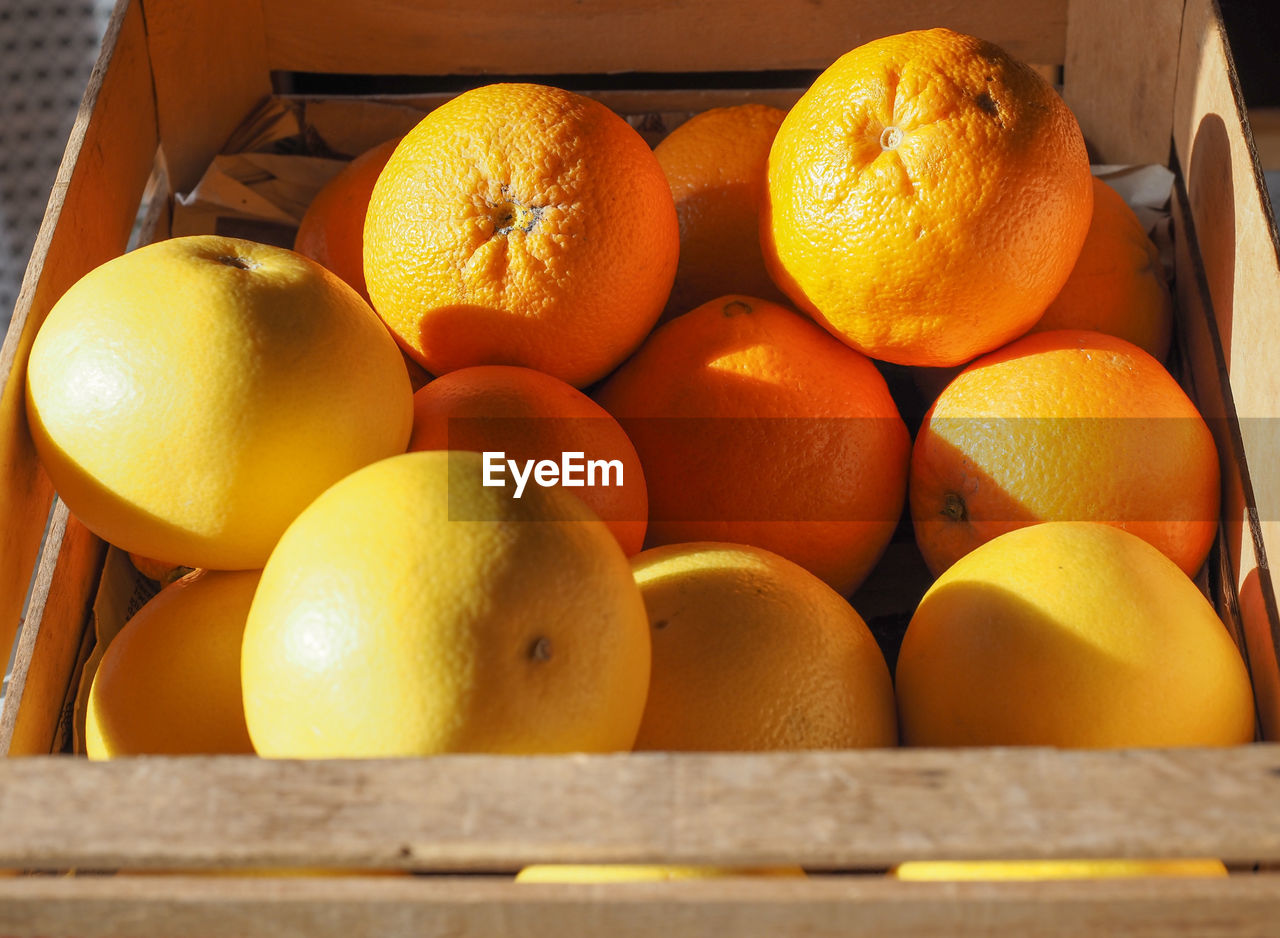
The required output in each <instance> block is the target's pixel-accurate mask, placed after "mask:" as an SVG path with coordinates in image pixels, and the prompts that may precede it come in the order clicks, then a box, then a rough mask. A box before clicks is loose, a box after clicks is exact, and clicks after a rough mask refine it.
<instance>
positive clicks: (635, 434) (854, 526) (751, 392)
mask: <svg viewBox="0 0 1280 938" xmlns="http://www.w3.org/2000/svg"><path fill="white" fill-rule="evenodd" d="M597 399H598V400H599V401H600V403H601V404H603V405H604V407H605V409H606V410H608V411H609V412H610V413H611V414H613V415H614V416H615V417H617V418H618V420H619V422H620V423H621V424H622V426H623V429H624V430H626V431H627V435H628V436H630V437H631V441H632V442H633V443H634V444H635V446H636V451H637V452H638V453H639V454H640V462H641V464H642V465H643V466H644V477H645V481H646V482H647V483H648V486H649V534H648V539H647V543H648V544H649V546H657V545H661V544H673V543H681V542H685V541H700V540H702V541H706V540H710V541H727V542H730V543H737V544H752V545H755V546H756V547H763V548H765V549H766V550H771V551H773V552H774V553H776V554H781V555H782V556H783V557H786V558H787V559H788V560H792V561H795V562H796V563H798V564H800V565H801V566H802V567H804V568H805V569H807V570H809V571H811V572H812V573H815V574H817V575H818V576H819V577H821V578H822V579H823V580H826V581H827V583H829V584H830V585H831V586H833V587H834V588H835V589H836V590H838V591H839V592H841V593H846V592H850V591H852V590H853V589H854V588H855V587H856V586H857V585H858V584H859V583H860V582H862V580H863V578H864V577H865V576H866V575H867V573H868V572H870V570H871V568H872V567H873V566H874V565H875V563H876V560H877V559H878V558H879V557H880V554H881V553H882V552H883V551H884V548H885V547H886V546H887V545H888V543H889V539H890V538H891V537H892V535H893V530H894V528H895V527H896V525H897V522H898V516H899V515H900V513H901V511H902V502H903V498H904V491H905V484H906V475H907V461H908V455H909V453H908V451H909V449H910V447H911V440H910V437H909V436H908V434H907V428H906V426H905V424H903V422H902V418H901V417H900V416H899V415H898V409H897V406H896V405H895V404H894V402H893V398H892V397H890V396H889V389H888V387H887V385H886V384H885V381H884V378H882V377H881V376H880V373H879V372H878V371H877V370H876V368H875V366H874V365H873V364H872V363H871V362H870V361H868V360H867V358H866V357H865V356H863V355H861V354H859V353H858V352H855V351H854V350H853V349H851V348H848V347H847V346H845V345H842V344H841V343H840V342H838V341H836V340H835V339H833V338H832V337H831V336H829V335H827V334H826V333H825V332H823V331H822V330H821V329H819V328H818V327H817V326H815V325H814V324H813V323H811V322H809V321H808V320H807V319H805V318H803V317H802V316H799V315H798V314H796V313H794V312H792V311H791V310H789V309H786V308H784V307H782V306H779V305H777V304H775V303H770V302H767V301H765V300H758V299H754V298H751V297H744V296H724V297H721V298H720V299H718V300H713V301H712V302H710V303H706V304H704V305H702V306H700V307H698V308H697V309H695V310H693V311H692V312H690V313H686V314H685V315H683V316H680V317H678V318H676V319H673V320H671V321H670V322H668V323H667V324H666V325H664V326H662V327H661V328H660V329H658V330H657V331H656V332H655V333H654V334H653V335H652V336H651V337H650V339H649V341H648V342H646V343H645V344H644V346H643V347H642V348H641V349H640V351H639V352H637V353H636V354H635V356H634V357H633V358H632V359H631V360H630V361H628V362H627V363H626V364H625V365H623V366H622V367H621V368H620V369H618V371H617V372H616V373H615V374H614V375H613V376H612V377H611V378H610V379H609V380H608V382H606V384H605V385H604V386H603V387H602V388H601V390H600V392H599V395H598V398H597Z"/></svg>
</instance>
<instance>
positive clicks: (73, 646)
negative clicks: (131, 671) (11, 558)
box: [0, 499, 106, 756]
mask: <svg viewBox="0 0 1280 938" xmlns="http://www.w3.org/2000/svg"><path fill="white" fill-rule="evenodd" d="M105 552H106V545H105V544H104V543H103V542H102V541H101V540H99V539H98V538H96V537H94V535H93V534H92V533H91V532H90V531H89V529H88V528H86V527H85V526H84V525H83V524H81V523H80V522H79V521H77V520H76V519H75V518H74V517H73V516H72V515H71V513H70V512H69V511H68V510H67V506H66V505H65V504H64V503H63V502H62V500H61V499H58V500H55V502H54V509H53V515H52V518H51V519H50V522H49V535H48V537H47V538H46V539H45V544H44V548H43V550H42V551H41V556H40V567H39V570H38V571H37V573H36V583H35V588H34V589H33V590H32V594H31V605H30V609H29V612H28V619H29V620H30V621H31V626H30V627H29V628H26V629H23V631H22V635H21V636H20V638H19V641H18V648H17V652H16V654H15V657H14V664H13V679H12V681H11V682H10V684H9V695H8V699H7V700H6V702H5V710H4V713H3V714H0V753H5V754H7V755H11V756H16V755H36V754H43V753H47V752H49V749H50V741H51V740H52V739H53V738H54V736H55V735H56V731H57V726H58V721H59V720H61V719H62V707H63V701H64V698H65V697H66V694H67V690H68V688H69V687H70V682H71V678H72V671H73V670H74V668H75V664H76V662H77V661H78V660H79V657H80V650H81V645H82V641H83V637H84V631H85V619H86V616H87V615H88V609H89V604H90V601H91V599H92V597H93V593H94V588H95V586H96V585H97V574H98V570H99V568H100V567H101V564H102V557H103V554H104V553H105ZM73 693H74V692H73Z"/></svg>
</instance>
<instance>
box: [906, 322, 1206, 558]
mask: <svg viewBox="0 0 1280 938" xmlns="http://www.w3.org/2000/svg"><path fill="white" fill-rule="evenodd" d="M911 517H912V520H913V521H914V522H915V532H916V542H917V543H918V544H919V546H920V552H921V553H922V554H923V555H924V559H925V562H926V563H927V564H928V565H929V569H931V570H932V571H933V572H934V574H935V575H936V574H938V573H941V572H942V571H943V570H945V569H946V568H947V567H949V566H950V565H951V564H953V563H955V562H956V561H957V560H958V559H960V558H961V557H962V556H964V555H965V554H967V553H968V552H969V551H971V550H973V549H974V548H975V547H977V546H978V545H979V544H982V543H984V542H986V541H989V540H991V539H992V538H993V537H995V536H996V535H998V534H1001V533H1004V532H1005V531H1010V530H1013V529H1014V528H1019V527H1022V526H1024V525H1028V524H1034V523H1036V522H1039V521H1055V520H1057V521H1102V522H1106V523H1108V524H1114V525H1116V526H1118V527H1123V528H1125V529H1126V530H1128V531H1131V532H1132V533H1134V534H1136V535H1138V536H1139V537H1141V538H1143V539H1145V540H1147V541H1149V542H1151V543H1152V544H1154V545H1155V546H1156V547H1157V548H1159V549H1160V550H1161V551H1163V552H1164V553H1165V554H1166V555H1168V556H1169V557H1170V558H1171V559H1172V560H1173V561H1174V562H1175V563H1176V564H1177V565H1178V566H1179V567H1181V568H1182V569H1183V570H1184V571H1185V572H1187V573H1188V574H1192V573H1195V571H1196V570H1198V569H1199V568H1200V565H1201V564H1202V563H1204V559H1205V556H1206V555H1207V554H1208V552H1209V547H1210V545H1211V544H1212V542H1213V538H1214V535H1215V533H1216V532H1217V528H1218V522H1217V517H1218V455H1217V448H1216V447H1215V445H1214V442H1213V437H1212V435H1210V433H1209V428H1208V427H1207V426H1206V425H1205V422H1204V420H1203V419H1202V418H1201V416H1200V414H1199V412H1198V411H1197V410H1196V407H1195V405H1194V404H1193V403H1191V401H1190V399H1189V398H1188V397H1187V395H1186V394H1185V393H1184V392H1183V390H1182V389H1181V388H1180V387H1178V384H1177V382H1176V381H1174V380H1173V378H1172V377H1171V376H1170V375H1169V373H1168V372H1167V371H1165V369H1164V367H1163V366H1162V365H1161V364H1160V363H1159V362H1158V361H1156V360H1155V359H1154V358H1152V357H1151V356H1150V355H1148V354H1147V353H1146V352H1144V351H1142V349H1140V348H1138V347H1137V346H1136V345H1131V344H1130V343H1128V342H1126V341H1124V340H1123V339H1117V338H1115V337H1114V336H1108V335H1102V334H1101V333H1098V332H1083V331H1072V330H1063V331H1059V332H1042V333H1037V334H1036V335H1031V336H1027V337H1026V338H1024V339H1019V340H1018V341H1017V342H1014V343H1012V344H1010V345H1008V346H1006V347H1005V348H1003V349H1000V350H999V351H998V352H993V353H991V354H990V355H986V356H984V357H982V358H979V359H978V360H977V361H975V362H974V363H973V364H971V365H970V366H969V367H968V368H966V369H965V370H964V371H963V372H962V373H961V374H960V375H959V377H957V378H956V379H955V380H954V381H952V382H951V384H949V385H948V386H947V388H946V390H944V391H943V392H942V394H941V395H939V397H938V399H937V400H936V401H934V404H933V406H932V407H931V408H930V409H929V412H928V413H927V414H926V415H925V419H924V423H923V424H922V425H921V427H920V432H919V433H918V434H917V436H916V443H915V450H914V452H913V453H912V457H911Z"/></svg>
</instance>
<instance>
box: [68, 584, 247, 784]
mask: <svg viewBox="0 0 1280 938" xmlns="http://www.w3.org/2000/svg"><path fill="white" fill-rule="evenodd" d="M258 575H259V574H258V571H257V570H249V571H241V572H235V573H215V572H210V571H204V570H201V571H197V572H195V573H189V574H187V575H186V576H184V577H182V578H181V579H179V580H176V581H175V582H173V583H171V584H169V586H167V587H165V588H164V589H163V590H161V591H160V592H159V593H158V594H156V596H155V597H154V598H152V599H151V600H150V601H149V602H148V603H147V604H146V605H145V606H143V607H142V608H141V609H140V610H139V611H138V613H137V614H136V615H135V616H134V617H133V618H132V619H130V620H129V621H128V622H127V623H126V624H125V627H124V628H123V629H121V630H120V633H119V634H118V635H116V637H115V638H114V639H112V640H111V644H110V645H108V646H107V651H106V653H105V654H104V655H103V656H102V661H101V663H100V664H99V665H98V670H97V672H96V673H95V674H94V677H93V683H92V684H91V685H90V689H89V703H88V710H87V711H86V713H85V749H86V751H87V752H88V755H89V758H90V759H113V758H116V757H117V756H137V755H164V754H168V755H176V754H180V753H192V754H214V753H235V752H239V753H248V752H253V746H252V745H251V744H250V742H249V731H248V730H247V729H246V728H245V723H244V706H243V704H242V703H241V700H240V641H241V638H242V637H243V635H244V623H245V619H246V617H247V616H248V615H249V603H250V602H252V600H253V591H254V589H255V588H256V587H257V585H258Z"/></svg>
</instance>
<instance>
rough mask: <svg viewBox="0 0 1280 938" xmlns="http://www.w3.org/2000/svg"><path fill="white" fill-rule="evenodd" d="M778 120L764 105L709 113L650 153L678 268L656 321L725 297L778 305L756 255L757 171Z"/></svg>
mask: <svg viewBox="0 0 1280 938" xmlns="http://www.w3.org/2000/svg"><path fill="white" fill-rule="evenodd" d="M786 116H787V112H786V111H783V110H780V109H778V108H776V107H769V106H768V105H765V104H740V105H737V106H736V107H718V108H712V109H711V110H709V111H703V112H702V113H701V114H697V115H695V116H693V117H691V118H690V119H689V120H687V121H685V122H684V123H683V124H681V125H680V126H679V127H677V128H676V129H675V130H673V131H671V133H670V134H668V135H667V136H666V137H665V138H664V139H663V140H662V141H661V142H660V143H659V144H658V145H657V146H656V147H654V148H653V155H654V156H656V157H657V158H658V162H659V163H661V164H662V170H663V172H665V173H666V174H667V181H668V182H669V183H671V194H672V196H674V198H675V200H676V217H677V218H678V219H679V220H680V265H679V267H677V268H676V282H675V285H674V286H673V287H672V288H671V298H670V299H669V300H668V301H667V308H666V310H665V311H664V312H663V318H664V319H669V318H671V317H672V316H679V315H681V314H683V313H687V312H688V311H689V310H691V309H693V308H694V307H695V306H700V305H701V304H703V303H706V302H707V301H708V300H714V299H715V298H716V297H717V296H723V295H724V294H726V293H745V294H747V295H749V296H758V297H761V298H762V299H766V300H775V301H777V302H785V301H786V298H785V297H784V296H783V295H782V291H781V290H779V289H778V288H777V286H775V285H774V282H773V281H772V280H771V279H769V273H768V271H766V270H765V267H764V258H763V257H761V255H760V202H761V201H762V200H763V199H764V186H765V168H766V166H767V165H768V162H769V147H770V145H771V144H772V143H773V138H774V135H775V134H776V133H777V132H778V126H779V125H780V124H781V123H782V119H783V118H784V117H786Z"/></svg>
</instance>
